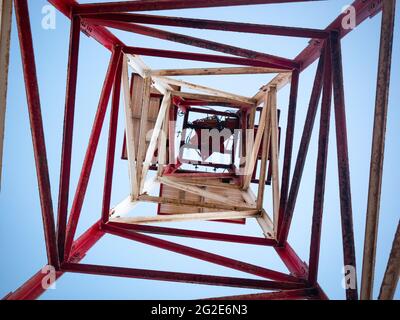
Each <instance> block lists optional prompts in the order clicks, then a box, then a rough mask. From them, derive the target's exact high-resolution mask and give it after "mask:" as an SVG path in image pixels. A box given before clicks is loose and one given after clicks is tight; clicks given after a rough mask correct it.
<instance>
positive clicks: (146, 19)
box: [81, 13, 329, 39]
mask: <svg viewBox="0 0 400 320" xmlns="http://www.w3.org/2000/svg"><path fill="white" fill-rule="evenodd" d="M81 17H82V18H93V19H100V20H114V21H120V22H122V21H123V22H134V23H144V24H154V25H161V26H172V27H183V28H194V29H208V30H219V31H232V32H243V33H256V34H266V35H275V36H288V37H302V38H320V39H324V38H326V37H328V36H329V33H328V32H327V31H325V30H318V29H310V28H296V27H284V26H273V25H263V24H253V23H241V22H230V21H216V20H205V19H191V18H180V17H165V16H156V15H147V14H135V13H106V14H98V15H82V16H81Z"/></svg>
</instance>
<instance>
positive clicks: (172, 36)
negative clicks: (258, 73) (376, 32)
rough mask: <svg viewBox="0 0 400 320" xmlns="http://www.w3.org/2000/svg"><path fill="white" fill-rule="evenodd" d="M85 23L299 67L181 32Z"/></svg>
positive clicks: (89, 20)
mask: <svg viewBox="0 0 400 320" xmlns="http://www.w3.org/2000/svg"><path fill="white" fill-rule="evenodd" d="M84 20H85V21H86V22H87V23H89V24H93V25H102V26H104V27H109V28H115V29H118V30H123V31H128V32H134V33H137V34H141V35H144V36H148V37H153V38H157V39H161V40H166V41H172V42H177V43H181V44H185V45H188V46H194V47H198V48H202V49H207V50H212V51H217V52H222V53H226V54H230V55H234V56H239V57H244V58H247V59H252V60H257V61H262V62H267V63H271V64H272V65H274V66H275V67H279V68H286V69H295V68H298V67H299V64H298V63H297V62H293V60H290V59H286V58H282V57H278V56H274V55H270V54H266V53H262V52H257V51H253V50H249V49H243V48H239V47H235V46H231V45H227V44H222V43H219V42H215V41H211V40H205V39H201V38H195V37H191V36H186V35H183V34H179V33H175V32H169V31H164V30H160V29H156V28H150V27H146V26H142V25H139V24H134V23H126V22H118V21H112V20H100V19H93V18H85V19H84Z"/></svg>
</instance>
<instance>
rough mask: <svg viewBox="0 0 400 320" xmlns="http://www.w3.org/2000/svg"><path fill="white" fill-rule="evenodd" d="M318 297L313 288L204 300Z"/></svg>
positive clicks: (301, 298)
mask: <svg viewBox="0 0 400 320" xmlns="http://www.w3.org/2000/svg"><path fill="white" fill-rule="evenodd" d="M316 298H318V291H317V290H316V289H314V288H306V289H296V290H284V291H276V292H266V293H253V294H244V295H237V296H227V297H218V298H209V299H204V300H235V301H238V300H244V301H250V300H304V299H316Z"/></svg>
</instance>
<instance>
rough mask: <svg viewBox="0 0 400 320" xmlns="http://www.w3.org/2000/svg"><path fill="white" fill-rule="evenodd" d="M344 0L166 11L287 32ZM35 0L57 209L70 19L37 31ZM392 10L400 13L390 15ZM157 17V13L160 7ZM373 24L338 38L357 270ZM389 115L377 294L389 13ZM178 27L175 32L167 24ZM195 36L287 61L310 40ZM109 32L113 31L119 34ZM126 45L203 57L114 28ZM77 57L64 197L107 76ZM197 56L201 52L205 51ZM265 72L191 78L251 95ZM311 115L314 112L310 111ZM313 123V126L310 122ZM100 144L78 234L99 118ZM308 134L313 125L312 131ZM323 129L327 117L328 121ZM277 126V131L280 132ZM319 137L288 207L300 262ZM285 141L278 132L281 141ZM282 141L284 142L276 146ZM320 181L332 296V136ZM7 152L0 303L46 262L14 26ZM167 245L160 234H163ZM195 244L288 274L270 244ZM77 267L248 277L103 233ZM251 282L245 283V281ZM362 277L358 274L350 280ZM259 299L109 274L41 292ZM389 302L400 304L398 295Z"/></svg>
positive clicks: (304, 86) (394, 158)
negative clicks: (323, 192) (323, 186)
mask: <svg viewBox="0 0 400 320" xmlns="http://www.w3.org/2000/svg"><path fill="white" fill-rule="evenodd" d="M349 2H350V1H348V0H347V1H343V0H330V1H325V2H319V3H310V4H287V5H261V6H256V7H254V6H253V7H251V6H249V7H233V8H215V9H200V10H184V11H174V12H171V15H176V16H185V17H186V16H187V17H189V16H190V17H199V18H210V19H221V18H222V19H225V20H233V21H243V22H245V21H248V22H249V21H250V22H255V23H266V24H277V25H279V24H286V25H291V26H302V27H315V28H324V27H326V25H328V23H329V22H330V21H331V20H333V18H335V17H336V16H338V15H339V13H340V11H341V8H342V7H343V6H344V5H346V4H348V3H349ZM46 4H47V2H46V1H44V0H35V1H29V5H30V13H31V23H32V28H33V38H34V44H35V54H36V64H37V70H38V78H39V85H40V95H41V102H42V112H43V118H44V128H45V136H46V142H47V151H48V161H49V168H50V174H51V186H52V196H53V202H54V207H56V202H57V192H58V182H59V166H60V154H61V135H62V123H63V109H64V95H65V83H66V66H67V55H68V41H69V20H68V19H67V18H65V17H64V16H63V15H62V14H60V13H57V21H56V29H55V30H44V29H42V27H41V20H42V17H43V15H42V14H41V9H42V7H43V6H44V5H46ZM398 12H399V11H398ZM161 14H166V12H162V13H161ZM380 17H381V15H377V16H376V17H374V18H373V19H370V20H367V21H366V22H365V23H364V24H363V25H362V26H361V27H359V28H358V29H357V30H356V31H355V32H354V33H351V34H350V35H349V36H348V37H346V38H345V39H344V41H343V44H342V45H343V59H344V77H345V86H346V92H345V93H346V103H347V123H348V134H349V147H350V163H351V178H352V192H353V193H352V195H353V212H354V228H355V234H356V250H357V262H358V267H359V268H358V269H359V278H360V270H361V263H362V248H363V234H364V226H365V212H366V203H367V189H368V176H369V160H370V149H371V147H370V144H371V136H372V121H373V110H374V101H375V98H374V97H375V86H376V71H377V59H378V47H379V27H380V20H381V19H380ZM396 18H397V24H396V32H395V42H394V51H393V56H394V59H393V67H392V70H393V72H392V82H391V89H392V90H391V95H390V103H389V119H388V127H387V139H386V142H387V144H386V155H385V167H384V169H385V174H384V179H383V192H382V207H381V218H380V228H379V238H378V255H377V264H376V285H375V296H376V294H377V292H378V290H379V286H380V283H381V279H382V276H383V273H384V270H385V266H386V263H387V259H388V254H389V251H390V247H391V243H392V239H393V236H394V232H395V229H396V226H397V223H398V221H399V217H400V203H399V201H397V200H398V199H397V194H398V190H399V188H398V182H399V181H400V170H399V166H398V163H399V162H400V152H399V150H400V140H399V136H400V125H399V124H400V109H399V108H398V103H396V102H397V101H400V93H399V90H398V88H399V85H400V77H399V70H400V65H399V64H400V60H399V59H398V57H399V56H400V43H399V41H398V39H399V32H400V28H399V23H400V16H399V14H397V17H396ZM168 29H170V30H175V29H174V28H168ZM180 32H181V33H186V34H190V35H194V36H201V37H203V38H204V37H205V38H207V39H212V40H216V41H220V42H224V43H228V44H233V45H236V46H241V47H245V48H251V49H254V50H258V51H263V52H268V53H272V54H277V55H282V56H285V57H288V58H293V57H294V56H295V55H296V54H297V53H298V52H300V51H301V50H302V48H303V47H305V45H306V44H307V41H306V40H304V39H303V40H301V39H300V40H299V39H292V38H284V37H269V36H256V35H248V34H246V35H242V34H235V33H222V32H212V33H211V32H203V31H200V30H185V29H182V30H181V31H180ZM116 33H118V32H116ZM118 34H119V35H120V36H121V38H122V39H123V40H124V41H125V42H126V43H129V44H132V45H136V46H142V47H151V48H161V49H173V50H179V49H183V50H186V51H197V52H199V51H202V50H199V49H196V48H190V47H187V46H184V45H178V44H173V43H169V42H165V41H161V40H156V39H151V38H146V37H143V36H139V35H129V34H125V33H118ZM81 39H82V40H81V50H80V57H79V58H80V60H79V79H78V92H77V102H76V121H75V134H74V145H73V161H72V177H71V178H72V182H71V194H73V193H74V190H75V188H76V184H77V180H78V177H79V173H80V169H81V164H82V161H83V157H84V152H85V150H86V146H87V142H88V137H89V134H90V129H91V125H92V122H93V118H94V114H95V110H96V108H97V102H98V98H99V94H100V88H101V85H102V82H103V80H104V74H105V70H106V68H107V64H108V60H109V56H110V53H109V52H108V51H107V50H106V49H104V48H103V47H102V46H100V45H99V44H97V43H96V42H95V41H94V40H93V39H89V38H87V37H86V36H84V35H82V37H81ZM203 51H204V52H206V51H205V50H203ZM144 60H145V61H146V63H148V64H149V65H150V66H151V67H152V68H154V69H159V68H170V67H174V68H176V67H194V66H203V65H204V66H210V65H211V64H206V63H204V64H202V63H191V62H181V61H179V62H178V61H176V60H166V59H159V58H145V59H144ZM314 74H315V65H313V66H312V67H310V68H309V69H307V71H305V72H304V73H302V74H301V77H300V91H299V100H298V113H297V127H296V132H295V147H294V150H295V153H297V150H298V145H299V140H300V136H301V131H302V127H303V123H304V118H305V113H306V110H307V105H308V100H309V95H310V91H311V85H312V80H313V77H314ZM269 79H270V77H268V76H265V75H255V76H224V77H210V78H198V79H196V78H193V79H191V80H193V81H194V82H197V83H199V84H207V85H210V86H214V87H217V88H221V89H225V90H228V91H232V92H235V93H238V94H243V95H248V96H252V95H253V94H255V93H256V92H257V90H258V88H259V87H260V86H261V85H263V84H264V83H266V82H268V80H269ZM288 89H289V88H285V89H283V90H282V91H281V92H280V93H279V97H278V105H279V108H280V109H281V110H282V116H281V119H282V123H281V124H282V126H283V127H284V128H285V127H286V117H287V101H288V92H289V90H288ZM318 117H319V115H318ZM123 123H124V119H123V117H122V113H121V117H120V119H119V131H118V140H117V142H118V144H117V154H119V153H120V152H119V151H120V150H121V144H122V134H123ZM316 123H318V121H317V122H316ZM105 124H106V125H105V127H104V129H105V130H103V134H102V137H101V140H100V144H99V148H98V153H97V156H96V160H95V164H94V167H93V172H92V177H91V180H90V184H89V188H88V192H87V195H86V201H85V204H84V207H83V211H82V218H81V222H80V224H79V227H78V233H79V234H80V233H81V232H83V231H84V230H86V228H87V227H89V226H90V225H91V224H92V223H93V222H94V221H96V220H97V219H98V218H99V216H100V211H101V195H102V188H103V177H104V168H105V153H106V140H107V131H108V116H107V118H106V122H105ZM316 128H317V127H316ZM332 128H334V122H333V119H332ZM283 131H284V130H283ZM317 135H318V130H317V129H316V130H314V135H313V140H312V142H311V145H310V150H309V157H308V160H307V162H306V168H305V171H304V177H303V182H302V185H301V189H300V193H299V198H298V201H297V207H296V211H295V214H294V219H293V224H292V230H291V233H290V236H289V241H290V243H291V244H292V246H293V247H294V248H295V250H296V251H297V252H298V254H299V255H300V256H301V258H302V259H303V260H305V261H308V255H309V242H310V240H309V239H310V226H311V215H312V200H313V189H314V180H315V174H314V172H315V163H316V151H317ZM283 138H284V136H283ZM282 141H284V140H282ZM330 142H331V143H330V150H329V162H328V175H327V189H326V201H325V212H324V223H323V234H322V247H321V262H320V273H319V282H320V284H321V286H322V288H323V289H324V290H325V291H326V293H327V294H328V295H329V296H330V297H331V298H336V299H342V298H344V290H343V289H342V287H341V281H342V261H343V258H342V249H341V246H342V244H341V228H340V210H339V198H338V183H337V169H336V168H337V163H336V148H335V146H334V145H335V137H334V132H333V130H332V132H331V140H330ZM4 151H5V154H4V162H3V181H2V189H1V193H0V212H1V214H0V254H1V256H2V264H1V267H0V296H4V295H5V294H7V293H8V292H10V291H12V290H14V289H16V288H17V287H18V286H19V285H21V284H22V283H23V282H24V281H25V280H27V279H28V278H29V277H30V276H32V275H33V273H35V272H36V271H37V270H39V269H40V268H41V267H42V266H43V265H44V264H45V263H46V255H45V247H44V241H43V231H42V223H41V215H40V206H39V197H38V190H37V181H36V173H35V167H34V158H33V152H32V144H31V136H30V129H29V122H28V114H27V106H26V96H25V89H24V83H23V77H22V69H21V59H20V52H19V45H18V38H17V32H16V26H15V18H14V21H13V30H12V41H11V58H10V77H9V92H8V106H7V118H6V136H5V150H4ZM115 164H116V170H115V177H114V188H113V194H112V203H113V205H115V204H117V203H118V202H119V201H121V200H123V199H124V198H125V197H126V196H127V195H128V193H129V184H128V174H127V163H126V162H123V161H121V160H119V159H116V162H115ZM266 192H267V196H266V200H265V206H266V208H267V209H269V211H270V208H271V203H270V199H271V197H270V189H269V187H268V188H267V191H266ZM154 210H155V207H154V206H152V205H141V206H139V207H138V214H140V215H143V214H150V213H153V212H154ZM176 226H179V227H188V228H199V229H201V230H213V231H219V232H227V233H229V232H232V233H237V234H250V235H261V233H260V231H259V229H258V226H256V225H255V224H253V223H251V222H249V223H248V224H247V225H246V226H234V225H229V224H222V223H210V222H205V223H200V224H199V223H184V224H179V225H176ZM162 238H165V237H162ZM172 240H173V241H177V242H180V243H183V244H187V245H190V246H193V247H196V248H205V249H206V250H209V251H211V252H215V253H220V254H225V255H227V256H229V257H232V258H236V259H241V260H243V261H247V262H251V263H253V264H258V265H261V266H268V267H270V268H273V269H276V270H281V271H285V269H284V267H283V265H282V263H281V262H280V261H279V259H278V258H277V257H276V255H275V254H274V252H273V250H272V249H270V248H262V247H254V246H246V245H236V244H224V243H215V242H208V241H200V240H198V241H197V240H188V239H174V238H172ZM84 262H86V263H93V264H105V265H116V266H126V267H135V268H151V269H158V270H172V271H173V270H176V271H183V272H185V271H186V272H194V273H204V274H216V275H226V276H241V277H243V276H246V275H245V274H243V273H240V272H237V271H234V270H230V269H226V268H223V267H219V266H216V265H212V264H208V263H205V262H201V261H197V260H193V259H191V258H187V257H184V256H181V255H177V254H172V253H169V252H165V251H162V250H159V249H156V248H152V247H147V246H144V245H141V244H137V243H134V242H131V241H127V240H124V239H119V238H116V237H112V236H106V237H104V238H103V240H101V241H100V242H99V243H98V245H96V246H95V247H94V248H93V249H92V251H91V252H90V253H89V254H88V256H87V257H86V258H85V260H84ZM249 277H251V278H253V276H249ZM359 280H360V279H359ZM251 292H257V291H254V290H245V289H234V288H224V287H210V286H200V285H189V284H175V283H168V282H153V281H143V280H133V279H121V278H110V277H98V276H96V277H94V276H87V275H77V274H66V275H64V276H63V277H62V279H60V281H58V282H57V289H56V290H50V291H48V292H47V293H45V294H44V295H43V297H42V298H43V299H90V298H95V299H96V298H98V299H114V298H117V299H166V298H169V299H175V298H176V299H179V298H185V299H196V298H205V297H211V296H224V295H233V294H241V293H243V294H244V293H251ZM396 297H397V298H399V297H400V293H399V290H398V291H397V295H396Z"/></svg>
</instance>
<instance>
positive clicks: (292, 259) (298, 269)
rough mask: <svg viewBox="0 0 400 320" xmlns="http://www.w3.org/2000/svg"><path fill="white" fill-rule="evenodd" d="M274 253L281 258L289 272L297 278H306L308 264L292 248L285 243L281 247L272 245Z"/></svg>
mask: <svg viewBox="0 0 400 320" xmlns="http://www.w3.org/2000/svg"><path fill="white" fill-rule="evenodd" d="M274 248H275V251H276V253H277V254H278V255H279V257H280V258H281V260H282V262H283V263H284V264H285V266H286V268H288V270H289V272H290V273H291V274H292V275H293V276H295V277H297V278H304V279H306V278H307V275H308V266H307V264H306V263H305V262H304V261H302V260H301V259H300V257H299V256H298V255H297V254H296V252H295V251H294V250H293V248H292V247H291V246H290V245H289V243H286V244H285V246H283V247H278V246H276V247H274Z"/></svg>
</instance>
